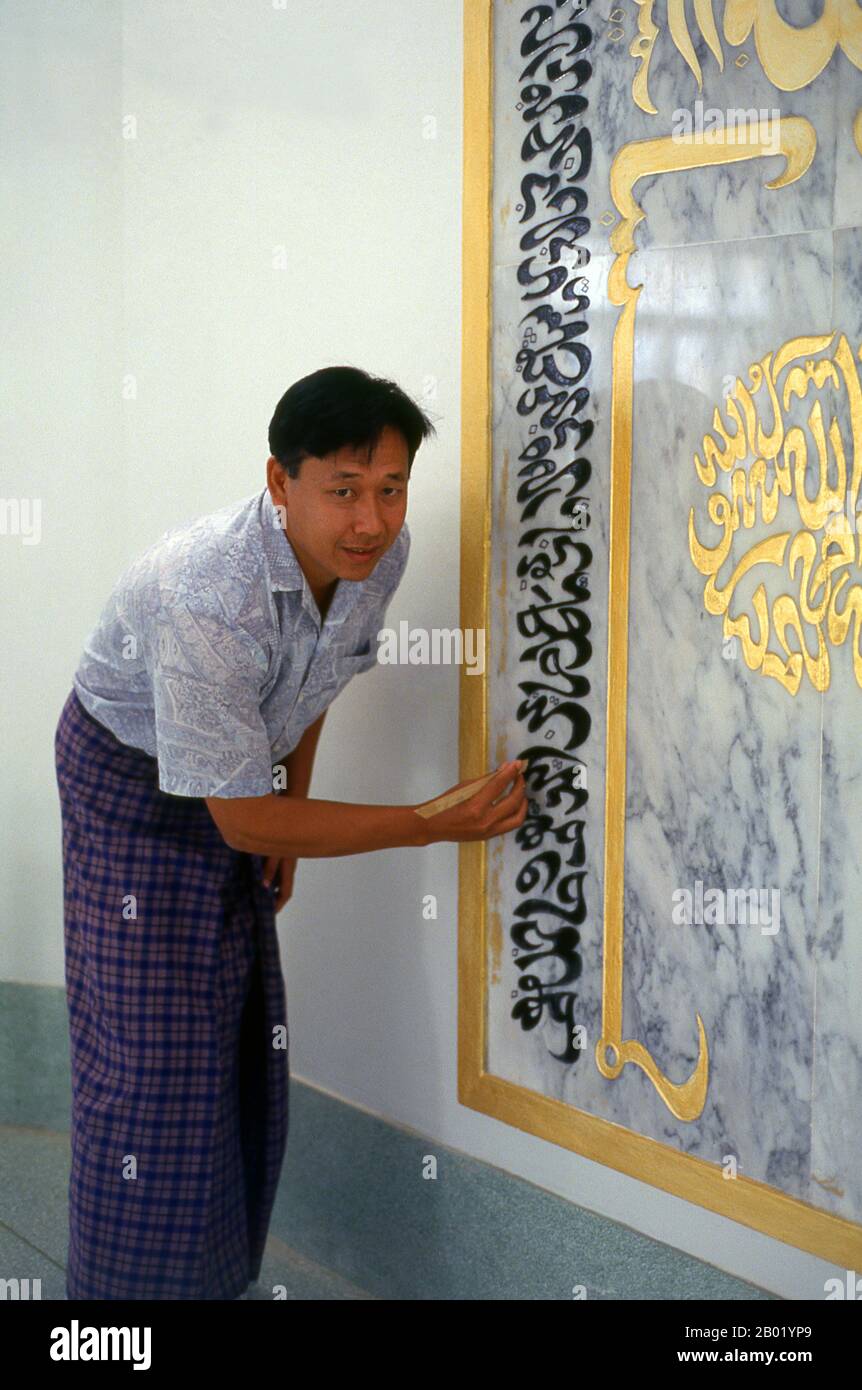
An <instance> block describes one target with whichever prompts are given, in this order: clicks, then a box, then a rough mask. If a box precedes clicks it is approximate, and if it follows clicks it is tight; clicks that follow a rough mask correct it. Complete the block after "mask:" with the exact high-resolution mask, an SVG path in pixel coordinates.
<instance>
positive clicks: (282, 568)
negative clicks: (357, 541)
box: [260, 487, 368, 626]
mask: <svg viewBox="0 0 862 1390" xmlns="http://www.w3.org/2000/svg"><path fill="white" fill-rule="evenodd" d="M260 524H261V531H262V532H263V549H264V554H265V556H266V561H267V566H268V568H269V574H270V584H271V588H272V589H289V590H292V589H295V590H298V591H299V592H300V593H301V594H302V604H303V606H304V607H305V608H307V609H308V612H309V613H310V614H311V616H312V618H314V620H315V622H316V623H318V624H319V622H320V609H319V608H318V606H317V603H316V601H315V598H314V595H313V593H312V592H311V589H310V588H309V585H308V580H307V579H306V577H305V574H304V573H303V570H302V566H301V565H300V563H299V561H298V560H297V558H296V551H295V550H294V548H293V546H292V545H291V543H290V541H289V540H288V539H287V536H286V535H285V534H284V529H283V527H282V524H281V518H280V516H279V513H278V512H277V511H276V508H275V503H274V502H273V500H272V498H271V496H270V494H269V488H268V487H265V488H263V490H262V492H261V494H260ZM367 583H368V581H366V580H364V579H358V580H357V579H339V581H338V584H337V586H336V589H335V593H334V595H333V597H332V602H331V603H330V605H329V611H328V612H327V614H326V619H325V622H326V623H328V624H330V625H332V626H335V625H337V624H339V623H342V622H344V619H345V618H346V617H347V615H348V614H349V612H350V611H351V609H352V608H354V607H355V605H356V604H357V603H358V602H359V601H360V600H361V598H362V596H363V594H364V592H365V586H366V584H367Z"/></svg>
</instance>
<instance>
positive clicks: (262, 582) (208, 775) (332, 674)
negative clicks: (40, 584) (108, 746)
mask: <svg viewBox="0 0 862 1390" xmlns="http://www.w3.org/2000/svg"><path fill="white" fill-rule="evenodd" d="M409 551H410V532H409V531H408V529H407V523H406V522H405V523H404V525H403V526H402V527H401V530H400V531H399V533H398V536H397V537H396V539H395V541H394V542H393V543H392V545H391V546H390V547H389V549H388V550H387V551H386V552H385V553H384V554H383V555H382V556H381V558H380V559H379V560H378V562H377V564H376V565H375V566H374V569H373V570H372V572H371V574H370V575H369V576H368V577H367V578H366V579H360V580H351V579H340V580H339V581H338V585H337V587H336V590H335V594H334V596H333V598H332V602H331V603H330V606H329V611H328V612H327V615H326V619H325V621H324V623H323V626H322V628H321V626H320V611H319V609H318V607H317V603H316V602H315V599H314V596H313V594H312V592H311V590H310V588H309V586H308V581H307V579H306V578H305V575H304V574H303V572H302V569H301V567H300V564H299V561H298V560H297V558H296V554H295V552H294V549H293V546H292V545H291V544H290V542H289V541H288V539H287V537H286V536H285V534H284V531H283V530H282V527H281V523H280V520H279V515H278V512H277V511H276V509H275V506H274V504H273V501H272V498H271V497H270V495H269V490H268V488H266V487H265V488H263V490H262V491H261V492H256V493H254V494H253V495H252V496H251V497H247V498H245V499H243V501H241V502H235V503H233V504H231V505H230V506H226V507H222V508H221V509H220V510H219V511H216V512H210V513H209V514H208V515H206V516H202V517H199V518H197V519H196V520H193V521H190V522H186V523H184V524H183V525H180V526H176V527H173V528H172V529H171V530H169V531H166V532H165V533H164V535H163V536H162V538H161V540H158V541H156V542H155V543H154V544H153V545H151V546H150V547H149V548H148V549H147V550H145V551H144V553H143V554H142V555H140V556H139V557H138V559H137V560H135V561H133V562H132V564H131V565H129V566H128V568H127V569H125V570H124V571H123V573H122V574H121V575H120V577H119V579H118V580H117V582H116V584H115V585H114V589H113V591H112V593H111V596H110V598H109V599H108V601H107V603H106V604H105V607H104V609H103V611H102V614H101V617H100V618H99V621H98V623H97V625H96V627H95V628H94V629H93V631H92V632H91V633H90V635H89V637H88V638H87V641H86V644H85V647H84V652H83V655H82V657H81V660H80V662H79V665H78V668H77V670H76V672H75V675H74V686H75V689H76V691H77V693H78V696H79V698H80V700H81V702H82V704H83V705H84V706H85V707H86V709H87V710H88V711H89V712H90V714H92V715H93V717H94V718H95V719H97V720H99V722H100V723H101V724H104V725H105V726H106V727H107V728H108V729H110V730H111V732H112V733H113V734H115V735H116V737H117V738H118V739H119V740H120V741H121V742H122V743H125V744H128V745H130V746H131V747H133V748H140V749H143V751H144V752H145V753H149V754H150V756H151V757H154V758H157V759H158V769H159V787H160V788H161V790H162V791H165V792H173V793H174V795H176V796H195V797H203V796H264V795H265V794H266V793H268V792H270V793H271V792H272V790H273V771H272V770H273V765H274V764H275V763H277V762H280V761H282V760H283V759H284V758H285V757H286V755H287V754H288V753H289V752H290V751H291V750H292V749H294V748H295V747H296V745H297V744H298V743H299V740H300V738H301V737H302V734H303V733H304V731H305V730H306V729H307V728H308V726H309V725H310V724H313V723H314V721H315V720H316V719H318V718H319V716H320V715H321V714H322V713H323V711H324V710H325V709H326V708H327V706H328V705H330V704H331V703H332V701H333V700H334V699H335V697H336V695H337V694H338V693H339V691H341V690H343V689H344V687H345V686H346V685H347V683H348V681H349V680H350V679H351V677H353V676H355V675H358V673H359V672H360V671H369V670H370V669H371V667H372V666H374V665H376V663H377V633H378V631H379V629H380V628H381V627H383V626H384V620H385V617H386V610H387V607H388V605H389V601H390V599H391V598H392V595H393V594H394V593H395V590H396V589H397V588H398V585H399V583H400V581H401V576H402V574H403V573H404V567H405V565H406V563H407V556H408V554H409Z"/></svg>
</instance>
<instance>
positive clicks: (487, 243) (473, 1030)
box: [458, 0, 862, 1269]
mask: <svg viewBox="0 0 862 1390" xmlns="http://www.w3.org/2000/svg"><path fill="white" fill-rule="evenodd" d="M463 32H464V88H463V91H464V165H463V232H462V275H463V279H462V287H463V290H462V340H461V349H462V355H461V362H462V375H461V611H460V621H461V626H462V627H474V628H475V627H483V628H485V629H486V630H487V628H488V619H489V603H488V597H489V584H490V525H491V443H492V441H491V346H492V340H491V327H492V319H491V253H492V238H491V216H492V167H493V166H492V155H493V146H492V131H493V67H492V59H493V44H492V37H493V0H464V4H463ZM480 345H481V348H480ZM627 564H628V557H626V565H627ZM489 669H490V660H489V659H486V662H485V672H484V674H483V675H482V676H481V677H479V678H478V679H476V678H475V677H468V676H467V674H466V668H465V667H463V666H462V667H461V668H460V726H459V753H460V774H459V780H466V779H468V778H471V777H478V776H481V774H482V773H483V772H485V771H486V769H487V766H488V763H487V758H488V696H487V681H488V670H489ZM459 871H460V873H459V888H458V916H459V921H458V1100H459V1102H460V1103H461V1104H462V1105H466V1106H468V1107H469V1108H470V1109H472V1110H477V1111H480V1112H482V1113H483V1114H486V1115H490V1116H492V1117H493V1118H494V1119H498V1120H502V1121H503V1122H504V1123H506V1124H510V1125H514V1126H515V1127H516V1128H517V1129H522V1130H525V1131H526V1132H527V1133H529V1134H535V1135H537V1136H538V1137H539V1138H541V1139H547V1140H549V1141H550V1142H551V1143H553V1144H557V1145H559V1146H560V1147H562V1148H567V1149H570V1150H572V1151H573V1152H574V1153H579V1154H581V1155H582V1156H583V1157H584V1158H589V1159H592V1160H593V1162H595V1163H601V1164H603V1165H604V1166H605V1167H608V1168H614V1169H616V1170H617V1171H618V1172H620V1173H626V1174H628V1176H629V1177H633V1178H638V1179H639V1180H640V1181H641V1182H646V1183H649V1184H650V1186H652V1187H657V1188H660V1189H661V1190H662V1191H664V1192H669V1193H671V1194H672V1195H673V1196H675V1197H681V1198H682V1199H683V1200H684V1201H688V1202H693V1203H695V1204H696V1205H697V1206H701V1207H705V1208H707V1209H708V1210H710V1211H714V1212H717V1213H718V1214H719V1215H721V1216H727V1217H729V1218H730V1220H732V1221H736V1222H739V1223H740V1224H741V1225H744V1226H749V1227H751V1228H752V1229H753V1230H756V1231H760V1232H762V1233H763V1234H764V1235H768V1236H772V1237H773V1238H774V1239H776V1240H780V1241H783V1242H784V1243H785V1244H787V1245H792V1246H795V1247H797V1248H798V1249H800V1250H807V1251H810V1252H811V1253H812V1254H814V1255H818V1256H820V1258H821V1259H824V1260H829V1261H831V1262H833V1263H835V1264H837V1265H840V1266H842V1267H843V1268H845V1269H860V1268H862V1227H860V1226H858V1225H856V1224H855V1223H854V1222H851V1221H847V1220H845V1219H844V1218H843V1217H839V1216H834V1215H832V1214H831V1213H830V1212H824V1211H821V1210H819V1209H818V1208H817V1207H813V1206H811V1205H810V1204H809V1203H807V1202H802V1201H800V1200H799V1199H798V1198H795V1197H789V1196H787V1195H786V1194H785V1193H783V1192H779V1191H778V1190H777V1189H776V1188H774V1187H770V1186H768V1185H767V1184H766V1183H761V1182H757V1181H755V1180H754V1179H753V1178H746V1177H737V1178H735V1179H734V1180H733V1181H729V1180H727V1179H725V1178H724V1177H723V1176H722V1170H721V1168H720V1167H719V1166H718V1165H716V1164H711V1163H707V1162H705V1161H704V1160H703V1159H700V1158H695V1157H692V1156H691V1155H689V1154H684V1153H680V1152H679V1151H678V1150H676V1149H673V1148H670V1147H669V1146H668V1145H666V1144H660V1143H658V1142H657V1141H656V1140H654V1139H649V1138H647V1137H646V1136H645V1135H642V1134H637V1133H636V1132H635V1131H633V1130H628V1129H626V1128H625V1127H624V1126H622V1125H617V1124H614V1123H612V1122H611V1121H608V1120H602V1119H598V1118H597V1117H596V1116H594V1115H589V1114H587V1113H586V1112H585V1111H582V1110H578V1109H576V1108H575V1107H574V1106H571V1105H566V1104H565V1103H564V1102H562V1101H557V1100H552V1099H550V1098H549V1097H547V1096H542V1095H540V1094H539V1093H538V1092H536V1091H531V1090H530V1089H529V1088H528V1087H526V1086H519V1085H516V1084H514V1083H513V1082H510V1081H506V1080H504V1079H503V1078H502V1077H498V1076H493V1075H491V1074H490V1073H489V1072H486V1070H485V1009H486V1001H487V985H488V980H487V968H486V965H487V959H488V952H487V930H488V913H487V911H486V903H487V896H486V895H487V883H486V845H485V843H484V842H481V841H479V842H475V843H470V844H461V845H459Z"/></svg>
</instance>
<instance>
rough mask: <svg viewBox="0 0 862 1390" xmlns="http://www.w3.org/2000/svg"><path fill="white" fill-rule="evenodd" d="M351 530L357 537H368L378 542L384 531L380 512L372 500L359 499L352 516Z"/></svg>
mask: <svg viewBox="0 0 862 1390" xmlns="http://www.w3.org/2000/svg"><path fill="white" fill-rule="evenodd" d="M353 529H354V531H355V532H356V534H357V535H360V536H368V537H369V538H370V539H371V540H374V541H378V540H380V539H381V537H382V536H383V533H384V531H385V530H386V528H385V526H384V525H383V522H382V520H381V517H380V511H379V508H378V505H377V503H376V502H375V501H374V499H373V498H364V499H363V498H360V500H359V502H358V503H357V506H356V511H355V512H354V514H353Z"/></svg>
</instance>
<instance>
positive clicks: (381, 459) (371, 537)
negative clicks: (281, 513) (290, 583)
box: [267, 425, 408, 599]
mask: <svg viewBox="0 0 862 1390" xmlns="http://www.w3.org/2000/svg"><path fill="white" fill-rule="evenodd" d="M407 457H408V455H407V441H406V440H405V439H404V436H403V435H402V434H401V433H400V431H398V430H396V429H394V428H393V427H392V426H390V425H387V426H386V427H385V429H384V430H383V433H382V434H381V436H380V439H379V441H378V444H377V447H376V448H375V449H374V451H373V453H372V454H371V458H370V461H368V450H367V448H360V449H354V448H352V447H351V446H349V445H345V446H344V448H341V449H339V450H337V451H336V452H335V453H333V454H329V455H328V456H327V457H326V458H325V459H321V458H305V459H303V461H302V464H301V465H300V470H299V477H298V478H291V477H290V476H289V475H288V474H287V472H286V471H285V469H284V468H282V466H281V464H280V463H279V462H278V461H277V460H276V459H274V458H270V459H269V460H268V463H267V485H268V487H269V494H270V497H271V498H272V500H273V502H274V504H275V505H276V506H282V507H284V508H285V510H286V520H285V525H284V531H285V535H286V536H287V538H288V540H289V541H290V543H291V545H292V546H293V549H294V551H295V552H296V557H297V559H298V560H299V563H300V565H301V566H302V570H303V572H304V574H305V577H306V579H307V580H308V583H309V587H310V588H311V590H312V592H313V593H314V594H315V596H316V597H317V598H318V599H319V598H320V596H321V595H322V594H323V592H324V591H326V590H328V589H329V588H330V587H332V586H334V584H335V582H336V581H337V580H339V579H353V580H357V579H367V578H368V576H369V575H370V574H371V573H372V571H373V570H374V567H375V565H376V564H377V563H378V561H379V560H380V558H381V556H383V555H384V554H385V552H386V551H387V550H388V549H389V547H390V546H391V545H392V543H393V541H394V540H395V538H396V537H397V535H398V532H399V531H400V530H401V527H402V525H403V522H404V516H405V513H406V511H407V485H408V477H407ZM360 551H361V552H365V553H358V552H360Z"/></svg>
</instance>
